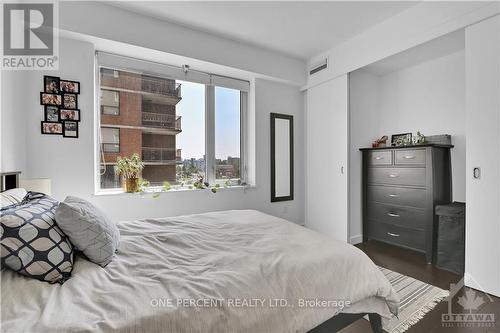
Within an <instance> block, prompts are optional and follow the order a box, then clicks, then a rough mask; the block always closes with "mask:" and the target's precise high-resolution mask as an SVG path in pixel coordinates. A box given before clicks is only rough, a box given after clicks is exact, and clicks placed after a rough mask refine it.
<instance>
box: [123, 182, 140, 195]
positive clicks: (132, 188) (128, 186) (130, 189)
mask: <svg viewBox="0 0 500 333" xmlns="http://www.w3.org/2000/svg"><path fill="white" fill-rule="evenodd" d="M123 184H124V185H125V192H127V193H134V192H137V191H139V178H125V179H124V182H123Z"/></svg>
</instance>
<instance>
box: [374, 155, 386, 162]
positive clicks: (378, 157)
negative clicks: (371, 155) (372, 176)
mask: <svg viewBox="0 0 500 333" xmlns="http://www.w3.org/2000/svg"><path fill="white" fill-rule="evenodd" d="M375 159H376V160H377V161H379V160H383V159H384V157H383V156H376V157H375Z"/></svg>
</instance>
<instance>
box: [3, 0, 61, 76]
mask: <svg viewBox="0 0 500 333" xmlns="http://www.w3.org/2000/svg"><path fill="white" fill-rule="evenodd" d="M2 11H3V13H2V18H3V26H2V28H3V33H2V38H3V41H2V47H3V52H2V55H3V58H2V69H16V70H27V69H33V70H40V69H49V70H50V69H57V65H58V61H57V60H58V57H57V53H56V51H58V40H57V37H58V36H56V32H57V25H56V23H57V14H58V12H57V3H4V4H3V6H2Z"/></svg>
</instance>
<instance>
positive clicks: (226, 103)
mask: <svg viewBox="0 0 500 333" xmlns="http://www.w3.org/2000/svg"><path fill="white" fill-rule="evenodd" d="M240 122H241V101H240V91H239V90H236V89H229V88H223V87H215V162H216V164H215V179H216V180H217V181H218V182H220V181H223V182H224V183H225V184H231V185H232V184H238V183H239V182H240V178H241V176H240V168H241V166H240V155H241V154H240V147H241V133H240Z"/></svg>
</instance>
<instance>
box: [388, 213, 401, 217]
mask: <svg viewBox="0 0 500 333" xmlns="http://www.w3.org/2000/svg"><path fill="white" fill-rule="evenodd" d="M387 216H390V217H399V214H396V213H387Z"/></svg>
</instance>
